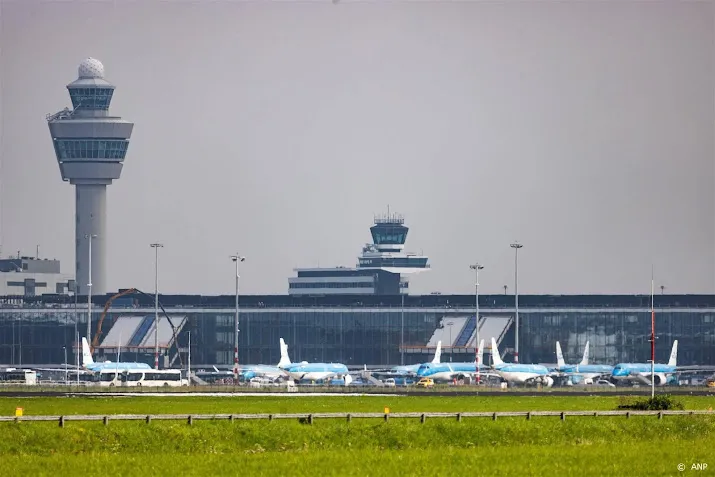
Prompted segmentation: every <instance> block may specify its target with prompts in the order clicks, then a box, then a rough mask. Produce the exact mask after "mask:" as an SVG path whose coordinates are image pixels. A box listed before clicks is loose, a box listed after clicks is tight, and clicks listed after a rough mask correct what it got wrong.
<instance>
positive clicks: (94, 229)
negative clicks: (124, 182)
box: [47, 58, 134, 295]
mask: <svg viewBox="0 0 715 477" xmlns="http://www.w3.org/2000/svg"><path fill="white" fill-rule="evenodd" d="M67 90H68V91H69V94H70V99H71V100H72V109H69V108H65V109H64V110H62V111H60V112H58V113H55V114H50V115H47V123H48V125H49V127H50V135H51V136H52V143H53V145H54V148H55V156H56V157H57V163H58V164H59V166H60V173H61V174H62V180H64V181H69V183H70V184H72V185H74V186H75V280H76V283H77V288H78V290H77V293H78V294H80V295H87V293H88V292H91V294H92V295H101V294H104V293H106V292H107V287H106V273H107V272H106V255H107V254H106V251H107V249H106V244H107V231H106V229H107V227H106V216H107V186H108V185H109V184H111V183H112V181H113V180H115V179H119V177H120V176H121V174H122V163H123V162H124V156H125V155H126V154H127V147H128V146H129V138H130V137H131V135H132V129H133V128H134V123H130V122H127V121H124V120H123V119H122V118H120V117H117V116H110V115H109V103H110V102H111V101H112V95H113V94H114V85H112V84H111V83H109V82H107V81H106V80H105V79H104V66H103V65H102V63H101V62H100V61H99V60H96V59H94V58H87V59H85V60H83V61H82V63H80V65H79V69H78V78H77V80H75V81H73V82H72V83H70V84H68V85H67ZM90 251H91V256H90ZM90 267H91V275H90V273H89V272H90ZM90 278H91V282H90Z"/></svg>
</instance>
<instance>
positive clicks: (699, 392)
mask: <svg viewBox="0 0 715 477" xmlns="http://www.w3.org/2000/svg"><path fill="white" fill-rule="evenodd" d="M658 394H670V395H672V396H713V397H715V389H707V388H705V389H696V390H693V389H691V390H676V389H673V390H667V391H665V390H659V392H658ZM140 396H146V397H172V396H175V397H179V396H186V397H225V398H231V397H237V398H242V397H296V398H301V397H311V396H315V397H329V396H346V397H392V396H410V397H459V396H464V397H499V396H508V397H514V396H521V397H549V396H564V397H565V396H574V397H579V396H581V397H583V396H650V390H640V389H632V390H629V389H624V390H617V391H589V390H584V391H402V390H395V391H390V392H384V391H377V390H376V391H366V392H361V393H356V392H340V391H335V392H285V391H284V392H261V391H249V392H231V391H226V392H216V391H210V392H180V391H179V392H151V391H140V392H101V391H99V392H92V391H86V392H73V391H8V392H2V391H0V397H93V398H100V397H140Z"/></svg>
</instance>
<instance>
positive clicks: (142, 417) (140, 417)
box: [0, 410, 715, 427]
mask: <svg viewBox="0 0 715 477" xmlns="http://www.w3.org/2000/svg"><path fill="white" fill-rule="evenodd" d="M696 415H698V416H699V415H708V416H715V412H713V411H709V410H708V411H702V410H697V411H696V410H693V411H622V410H619V411H505V412H457V413H454V412H399V413H398V412H396V413H390V412H385V413H377V412H362V413H342V412H336V413H299V414H112V415H106V414H105V415H102V414H86V415H81V414H74V415H65V416H0V422H48V421H49V422H57V423H59V426H60V427H64V426H65V423H67V422H73V421H75V422H86V421H102V422H103V423H104V425H105V426H106V425H109V421H144V422H146V423H147V424H150V423H151V422H153V421H185V422H186V423H187V424H189V425H192V424H193V423H194V421H202V420H211V421H214V420H223V421H230V422H234V421H248V420H254V421H255V420H264V421H266V422H271V421H273V420H286V419H297V420H298V421H299V422H301V423H303V424H313V422H314V421H315V420H316V419H341V420H345V421H347V422H350V421H352V420H353V419H382V420H384V421H385V422H388V421H389V420H391V419H419V420H420V422H421V423H422V424H424V423H425V422H426V421H427V419H456V420H457V421H459V422H461V421H462V419H464V418H489V419H492V420H495V421H496V420H497V419H498V418H500V417H511V418H514V417H521V418H526V419H527V420H531V419H532V418H534V417H559V418H560V419H561V420H562V421H563V420H566V418H567V417H582V418H583V417H613V416H622V417H625V418H630V417H635V416H657V417H658V419H663V417H665V416H696Z"/></svg>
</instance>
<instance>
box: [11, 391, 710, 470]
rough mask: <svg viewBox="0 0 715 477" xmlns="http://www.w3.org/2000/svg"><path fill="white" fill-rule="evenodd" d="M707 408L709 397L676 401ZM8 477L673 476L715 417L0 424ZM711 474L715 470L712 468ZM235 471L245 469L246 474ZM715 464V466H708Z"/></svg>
mask: <svg viewBox="0 0 715 477" xmlns="http://www.w3.org/2000/svg"><path fill="white" fill-rule="evenodd" d="M676 399H678V400H680V401H681V402H683V403H684V405H685V409H688V410H690V409H707V408H708V407H712V405H713V403H715V398H713V397H685V396H683V397H677V398H676ZM620 401H621V398H619V397H615V396H608V397H551V396H549V397H546V396H544V397H525V396H503V397H464V396H462V397H449V398H443V397H406V396H403V397H398V396H390V397H346V396H329V397H287V396H286V397H265V398H262V397H235V398H226V397H222V398H211V397H186V396H184V397H180V396H176V397H167V398H151V397H127V398H125V397H122V398H108V397H92V398H90V397H71V398H62V397H60V398H57V397H55V398H46V397H45V398H0V414H3V415H12V414H14V410H15V407H23V408H24V410H25V414H26V415H33V414H35V415H36V414H113V413H133V414H134V413H136V414H152V413H162V414H163V413H181V414H187V413H197V414H198V413H211V414H213V413H251V412H271V413H280V412H382V410H383V407H384V406H388V407H390V408H391V411H392V412H408V411H425V412H428V411H452V412H457V411H508V410H521V411H527V410H579V409H581V410H605V409H615V408H616V406H617V405H618V404H619V403H620ZM0 433H1V434H0V435H2V439H0V475H50V474H51V475H52V476H53V477H55V476H59V475H69V474H76V473H77V469H81V470H82V472H83V473H102V474H109V475H122V476H125V475H172V476H176V475H182V476H183V475H237V473H239V474H242V475H246V476H248V475H250V476H253V475H290V476H313V475H316V474H318V475H355V476H364V475H371V476H374V475H388V476H392V475H398V474H402V475H455V474H456V473H463V472H470V473H474V472H476V474H477V475H488V474H496V473H498V474H499V475H552V474H556V475H579V476H582V475H619V476H625V475H628V476H637V475H675V474H678V473H679V472H678V470H677V464H678V463H681V462H682V463H685V464H686V465H688V468H689V466H690V465H691V464H692V463H695V462H706V463H708V459H711V460H712V455H713V453H712V449H713V447H715V416H665V417H664V418H663V419H657V418H656V417H654V416H636V417H631V418H630V419H626V418H625V417H593V416H583V417H569V418H567V419H566V420H565V421H561V420H560V419H559V418H558V417H534V418H532V419H531V420H529V421H527V420H526V419H525V418H500V419H498V420H497V421H492V420H491V419H488V418H465V419H463V421H462V422H457V421H456V420H455V419H436V418H433V419H429V418H428V419H427V422H426V423H425V424H421V423H420V422H419V419H399V420H397V419H396V420H391V421H389V422H383V421H382V420H378V419H365V420H361V419H354V420H353V421H352V422H351V423H347V422H345V421H343V420H333V419H330V420H329V419H322V420H321V419H316V420H315V422H314V424H313V425H308V424H301V423H299V422H298V421H297V420H292V419H291V420H279V421H273V422H268V421H236V422H233V423H231V422H228V421H195V422H194V424H193V425H192V426H189V425H187V424H186V423H185V422H184V421H153V422H152V423H151V424H146V423H144V422H136V421H135V422H126V421H125V422H122V421H111V420H110V422H109V425H108V426H106V427H105V426H104V425H103V424H102V423H101V422H67V423H66V424H65V427H64V428H59V426H58V425H57V423H54V422H53V423H49V422H20V423H14V422H7V423H0ZM709 464H711V466H715V462H709ZM237 469H240V470H237ZM708 470H711V469H708Z"/></svg>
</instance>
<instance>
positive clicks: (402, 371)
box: [372, 341, 442, 378]
mask: <svg viewBox="0 0 715 477" xmlns="http://www.w3.org/2000/svg"><path fill="white" fill-rule="evenodd" d="M441 357H442V342H441V341H438V342H437V349H435V352H434V358H432V361H430V362H431V363H433V364H438V363H439V362H440V359H441ZM423 364H424V363H418V364H408V365H405V366H395V367H393V368H390V369H389V370H386V371H383V370H375V371H373V373H372V374H374V375H379V376H380V377H392V378H395V377H399V376H415V375H416V374H417V371H418V370H419V369H420V366H422V365H423Z"/></svg>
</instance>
